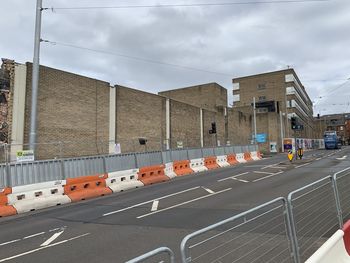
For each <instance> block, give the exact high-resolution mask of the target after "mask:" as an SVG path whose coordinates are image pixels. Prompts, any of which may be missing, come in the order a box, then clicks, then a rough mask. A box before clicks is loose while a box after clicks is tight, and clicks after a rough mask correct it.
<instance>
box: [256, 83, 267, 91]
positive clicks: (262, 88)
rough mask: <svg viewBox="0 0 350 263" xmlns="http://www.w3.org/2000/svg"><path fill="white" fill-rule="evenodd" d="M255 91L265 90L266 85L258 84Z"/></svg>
mask: <svg viewBox="0 0 350 263" xmlns="http://www.w3.org/2000/svg"><path fill="white" fill-rule="evenodd" d="M257 89H258V90H264V89H266V83H260V84H258V86H257Z"/></svg>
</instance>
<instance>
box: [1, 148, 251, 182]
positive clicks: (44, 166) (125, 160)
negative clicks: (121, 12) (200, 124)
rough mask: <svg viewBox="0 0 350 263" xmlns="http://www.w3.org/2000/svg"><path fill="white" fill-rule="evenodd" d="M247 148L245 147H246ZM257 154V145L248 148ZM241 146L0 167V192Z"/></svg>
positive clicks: (42, 161)
mask: <svg viewBox="0 0 350 263" xmlns="http://www.w3.org/2000/svg"><path fill="white" fill-rule="evenodd" d="M246 147H247V148H248V146H246ZM249 147H250V149H252V150H257V145H250V146H249ZM242 150H243V148H242V146H226V147H217V148H198V149H180V150H169V151H163V152H161V151H156V152H146V153H128V154H114V155H99V156H87V157H76V158H66V159H62V158H57V159H52V160H41V161H33V162H22V163H10V162H6V163H5V164H2V165H0V188H4V187H12V186H19V185H25V184H34V183H40V182H46V181H54V180H62V179H66V178H75V177H79V176H84V175H94V174H103V173H109V172H113V171H122V170H128V169H135V168H140V167H143V166H151V165H159V164H165V163H167V162H173V161H181V160H188V159H196V158H203V157H207V156H213V155H216V153H218V154H220V155H221V154H222V153H224V154H231V153H240V152H242Z"/></svg>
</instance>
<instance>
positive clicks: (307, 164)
mask: <svg viewBox="0 0 350 263" xmlns="http://www.w3.org/2000/svg"><path fill="white" fill-rule="evenodd" d="M309 164H311V163H304V164H301V165H298V166H295V168H296V169H298V168H300V167H303V166H306V165H309Z"/></svg>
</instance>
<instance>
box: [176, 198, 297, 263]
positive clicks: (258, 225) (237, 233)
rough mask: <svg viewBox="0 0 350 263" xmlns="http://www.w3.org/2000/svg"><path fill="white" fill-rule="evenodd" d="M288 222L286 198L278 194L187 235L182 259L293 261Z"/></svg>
mask: <svg viewBox="0 0 350 263" xmlns="http://www.w3.org/2000/svg"><path fill="white" fill-rule="evenodd" d="M289 225H290V224H289V216H288V209H287V205H286V200H285V199H284V198H282V197H281V198H277V199H275V200H272V201H270V202H268V203H265V204H263V205H260V206H258V207H255V208H253V209H250V210H248V211H246V212H244V213H241V214H239V215H236V216H233V217H231V218H228V219H226V220H223V221H220V222H218V223H216V224H213V225H211V226H208V227H206V228H203V229H201V230H198V231H196V232H194V233H192V234H190V235H188V236H186V237H185V238H184V239H183V240H182V242H181V246H180V247H181V259H182V262H184V263H189V262H201V263H205V262H221V263H224V262H231V263H233V262H251V263H253V262H268V261H269V260H272V261H273V262H292V257H291V255H292V253H291V244H290V242H289V238H288V237H289V236H290V234H291V233H290V228H289V227H288V226H289ZM276 251H278V253H275V252H276Z"/></svg>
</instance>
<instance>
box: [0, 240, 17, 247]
mask: <svg viewBox="0 0 350 263" xmlns="http://www.w3.org/2000/svg"><path fill="white" fill-rule="evenodd" d="M18 241H21V239H15V240H11V241H7V242H4V243H1V244H0V247H1V246H5V245H8V244H12V243H15V242H18Z"/></svg>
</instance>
